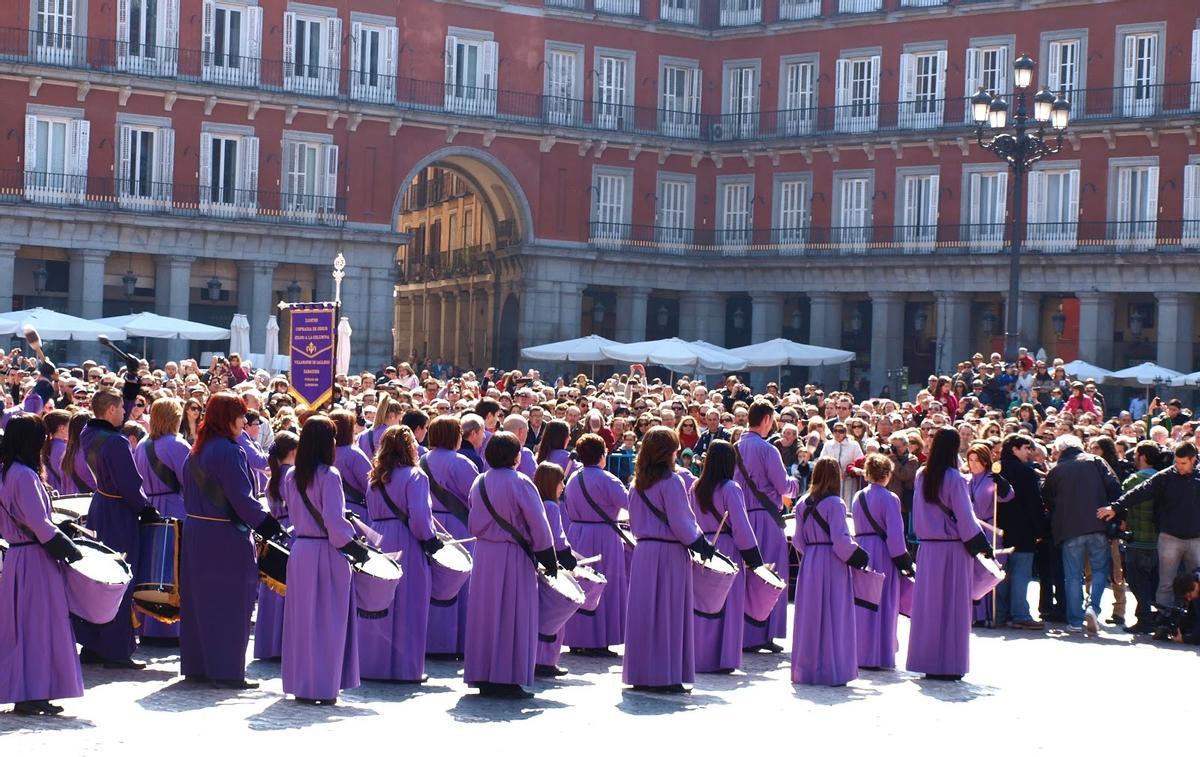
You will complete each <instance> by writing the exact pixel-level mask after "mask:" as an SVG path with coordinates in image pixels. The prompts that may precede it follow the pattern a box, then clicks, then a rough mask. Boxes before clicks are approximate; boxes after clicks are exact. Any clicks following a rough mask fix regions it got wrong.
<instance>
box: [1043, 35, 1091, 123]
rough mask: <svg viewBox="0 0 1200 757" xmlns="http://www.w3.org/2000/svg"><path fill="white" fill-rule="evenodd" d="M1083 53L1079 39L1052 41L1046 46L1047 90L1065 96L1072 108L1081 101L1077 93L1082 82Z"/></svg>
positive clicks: (1081, 42)
mask: <svg viewBox="0 0 1200 757" xmlns="http://www.w3.org/2000/svg"><path fill="white" fill-rule="evenodd" d="M1082 51H1083V41H1082V40H1081V39H1078V38H1074V39H1052V40H1050V42H1049V43H1048V44H1047V45H1046V57H1047V60H1046V89H1048V90H1050V91H1051V92H1053V93H1054V94H1056V95H1058V94H1061V95H1063V96H1064V97H1066V98H1067V101H1068V102H1070V103H1071V105H1072V106H1075V105H1076V102H1077V101H1078V99H1079V98H1078V97H1077V96H1076V92H1077V91H1078V90H1079V88H1080V82H1081V81H1082V79H1081V76H1082V69H1081V66H1082V64H1083V61H1082V60H1081V59H1080V54H1081V53H1082ZM1073 109H1074V108H1073Z"/></svg>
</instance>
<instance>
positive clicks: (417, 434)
mask: <svg viewBox="0 0 1200 757" xmlns="http://www.w3.org/2000/svg"><path fill="white" fill-rule="evenodd" d="M400 425H401V426H408V427H409V428H410V429H412V432H413V437H414V438H415V439H416V440H417V455H418V456H419V457H424V456H425V453H426V452H428V451H429V450H428V449H426V448H425V435H426V434H428V433H429V416H428V415H426V414H425V413H424V412H422V411H420V410H416V409H413V410H406V411H405V412H404V415H402V416H401V417H400Z"/></svg>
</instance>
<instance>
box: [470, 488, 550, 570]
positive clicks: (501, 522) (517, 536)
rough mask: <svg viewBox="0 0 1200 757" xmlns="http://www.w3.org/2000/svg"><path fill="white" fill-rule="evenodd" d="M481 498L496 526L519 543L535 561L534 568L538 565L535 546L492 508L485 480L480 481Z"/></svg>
mask: <svg viewBox="0 0 1200 757" xmlns="http://www.w3.org/2000/svg"><path fill="white" fill-rule="evenodd" d="M479 498H480V499H482V500H483V506H484V507H486V508H487V511H488V514H489V515H491V516H492V520H494V521H496V525H497V526H500V528H501V529H503V530H504V532H505V533H507V534H508V535H509V536H511V537H512V540H513V541H514V542H516V543H517V546H518V547H520V548H521V549H522V550H524V552H525V554H526V555H528V556H529V559H530V560H532V561H533V564H534V566H536V565H537V564H538V560H537V555H535V554H534V553H533V546H532V545H531V544H530V543H529V541H528V540H527V539H526V538H525V537H524V536H522V535H521V532H519V531H517V529H515V528H513V525H512V524H511V523H509V522H508V521H506V520H505V519H504V518H501V517H500V513H498V512H496V508H494V507H492V500H491V498H489V497H488V493H487V485H486V484H485V483H484V481H483V479H482V478H481V479H479Z"/></svg>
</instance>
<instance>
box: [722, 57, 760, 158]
mask: <svg viewBox="0 0 1200 757" xmlns="http://www.w3.org/2000/svg"><path fill="white" fill-rule="evenodd" d="M757 133H758V66H757V65H746V64H741V63H735V64H726V66H725V109H724V111H723V117H722V118H721V129H720V130H719V131H718V132H717V133H716V134H714V135H713V139H718V140H719V139H749V138H752V137H754V136H755V135H757Z"/></svg>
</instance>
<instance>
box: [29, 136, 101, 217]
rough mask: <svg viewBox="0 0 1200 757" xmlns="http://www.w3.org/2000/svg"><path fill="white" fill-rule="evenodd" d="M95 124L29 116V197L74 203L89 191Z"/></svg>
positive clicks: (38, 199)
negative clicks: (89, 151) (90, 148)
mask: <svg viewBox="0 0 1200 757" xmlns="http://www.w3.org/2000/svg"><path fill="white" fill-rule="evenodd" d="M90 138H91V125H90V124H89V123H88V122H87V121H85V120H83V119H82V118H72V117H69V116H65V115H64V116H47V115H35V114H29V115H27V116H25V196H26V197H27V198H29V199H31V200H35V201H37V202H60V203H62V202H70V201H74V200H78V199H80V198H82V197H83V195H84V192H85V191H86V188H87V171H88V146H89V142H90Z"/></svg>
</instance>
